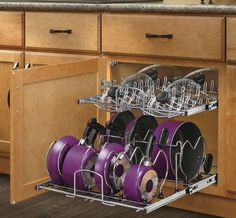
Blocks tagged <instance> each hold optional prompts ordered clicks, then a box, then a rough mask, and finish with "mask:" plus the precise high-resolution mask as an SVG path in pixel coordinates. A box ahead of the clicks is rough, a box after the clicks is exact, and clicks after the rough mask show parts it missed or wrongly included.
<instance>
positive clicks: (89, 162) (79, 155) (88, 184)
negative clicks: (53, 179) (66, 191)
mask: <svg viewBox="0 0 236 218" xmlns="http://www.w3.org/2000/svg"><path fill="white" fill-rule="evenodd" d="M133 118H134V115H133V114H132V113H131V112H130V111H125V112H121V113H118V114H116V115H115V116H113V117H112V119H111V120H110V121H109V128H107V129H106V128H105V127H103V126H102V125H101V124H99V123H97V120H96V119H95V118H92V119H91V120H90V121H89V122H88V124H87V127H86V134H85V133H84V135H85V137H83V139H82V140H80V143H79V144H78V145H77V146H74V147H73V148H71V149H70V151H69V152H68V154H67V155H66V158H65V161H64V164H63V169H62V176H63V179H64V182H65V185H66V186H69V187H74V175H75V173H76V176H75V178H76V188H77V189H80V190H87V189H90V188H93V187H94V186H95V181H94V174H93V173H90V172H88V171H84V172H81V171H80V172H79V171H78V170H83V169H85V170H90V171H94V167H95V162H96V160H97V156H98V154H97V153H98V152H99V150H96V149H95V148H94V147H93V145H94V142H95V140H96V137H97V135H104V134H105V133H106V139H104V140H106V141H108V142H110V141H116V140H117V141H120V140H121V138H120V137H122V134H124V133H122V132H121V130H122V128H123V127H124V126H125V125H127V123H128V122H129V120H131V119H133ZM111 134H112V136H113V137H110V135H111Z"/></svg>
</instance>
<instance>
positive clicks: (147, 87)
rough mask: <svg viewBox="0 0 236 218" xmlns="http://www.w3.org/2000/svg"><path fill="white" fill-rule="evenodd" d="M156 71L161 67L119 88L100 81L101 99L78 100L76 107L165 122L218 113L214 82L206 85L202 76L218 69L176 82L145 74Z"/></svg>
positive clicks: (204, 70)
mask: <svg viewBox="0 0 236 218" xmlns="http://www.w3.org/2000/svg"><path fill="white" fill-rule="evenodd" d="M158 67H161V65H151V66H149V67H146V68H144V69H142V70H140V71H139V72H137V73H136V74H133V75H131V76H129V77H127V78H126V79H125V80H123V81H122V82H121V84H116V82H115V81H104V80H103V81H102V82H101V90H102V94H101V95H97V96H91V97H87V98H83V99H79V100H78V103H79V104H84V103H93V104H95V105H96V106H97V107H98V108H100V109H102V110H105V111H109V112H122V111H125V110H132V109H140V110H142V111H143V113H144V114H149V115H152V116H155V117H167V118H172V117H175V116H190V115H193V114H196V113H200V112H203V111H209V110H214V109H217V107H218V90H217V88H216V86H215V81H214V80H211V81H210V82H208V81H205V73H208V72H212V71H213V72H217V69H213V68H204V69H199V70H195V71H193V72H191V73H189V74H188V75H186V76H184V77H177V78H167V77H166V76H165V77H164V78H158V75H151V76H150V75H149V74H148V72H149V71H150V70H151V69H156V68H158ZM195 75H198V77H199V75H200V77H201V78H197V79H199V80H198V81H196V79H191V78H192V77H194V76H195Z"/></svg>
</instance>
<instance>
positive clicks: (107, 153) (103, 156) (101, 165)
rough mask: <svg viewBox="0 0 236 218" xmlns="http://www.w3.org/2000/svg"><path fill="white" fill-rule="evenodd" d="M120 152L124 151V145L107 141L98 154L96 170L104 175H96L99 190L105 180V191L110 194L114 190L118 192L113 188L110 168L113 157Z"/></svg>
mask: <svg viewBox="0 0 236 218" xmlns="http://www.w3.org/2000/svg"><path fill="white" fill-rule="evenodd" d="M120 152H124V147H123V146H122V145H120V144H117V143H106V144H105V145H104V146H103V148H102V150H101V152H100V153H99V155H98V158H97V161H96V164H95V172H97V173H99V174H100V175H101V176H102V179H101V177H100V176H98V175H96V174H95V175H94V177H95V183H96V186H97V188H98V189H99V191H101V189H102V181H101V180H103V193H104V194H110V193H112V192H116V190H115V189H113V187H112V184H111V182H110V180H109V168H110V165H111V161H112V159H113V158H114V157H115V156H116V155H117V154H118V153H120Z"/></svg>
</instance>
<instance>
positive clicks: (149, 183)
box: [124, 164, 158, 202]
mask: <svg viewBox="0 0 236 218" xmlns="http://www.w3.org/2000/svg"><path fill="white" fill-rule="evenodd" d="M157 185H158V177H157V173H156V172H155V170H154V169H153V168H152V167H151V166H145V165H139V164H134V165H132V166H131V168H130V169H129V171H128V172H127V174H126V176H125V181H124V195H125V197H126V198H127V199H128V200H132V201H143V200H144V201H147V202H149V201H151V200H152V199H153V196H154V195H155V193H156V189H157Z"/></svg>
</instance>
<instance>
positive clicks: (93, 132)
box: [86, 118, 106, 146]
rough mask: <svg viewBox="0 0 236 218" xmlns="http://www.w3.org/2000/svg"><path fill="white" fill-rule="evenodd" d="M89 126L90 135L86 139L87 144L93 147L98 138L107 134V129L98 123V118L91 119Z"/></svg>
mask: <svg viewBox="0 0 236 218" xmlns="http://www.w3.org/2000/svg"><path fill="white" fill-rule="evenodd" d="M87 125H88V127H89V128H90V131H89V135H88V136H87V137H86V139H87V144H88V145H91V146H93V144H94V142H95V140H96V138H97V136H98V135H104V134H105V133H106V128H105V127H104V126H103V125H101V124H100V123H98V122H97V119H96V118H92V119H90V120H89V121H88V124H87Z"/></svg>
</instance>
